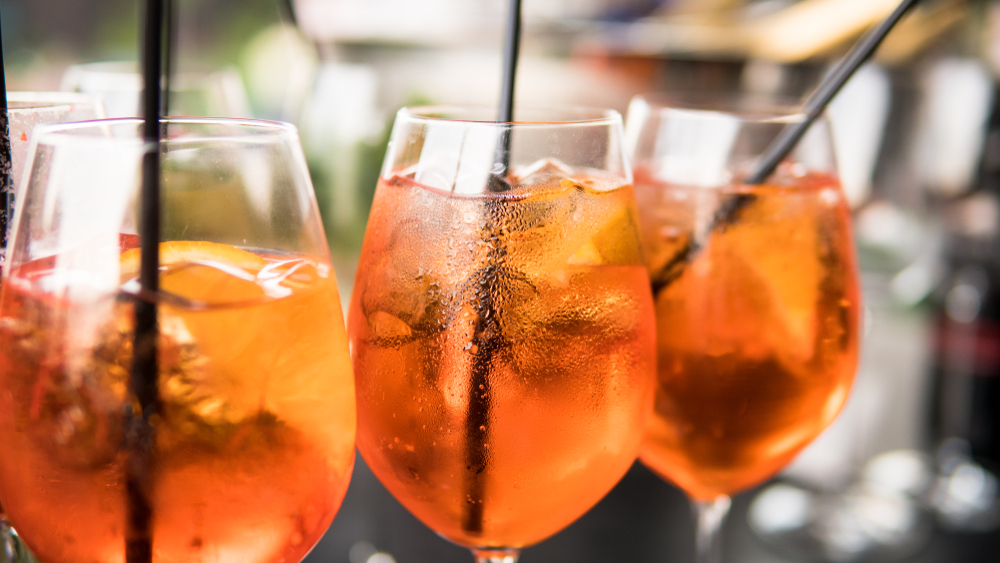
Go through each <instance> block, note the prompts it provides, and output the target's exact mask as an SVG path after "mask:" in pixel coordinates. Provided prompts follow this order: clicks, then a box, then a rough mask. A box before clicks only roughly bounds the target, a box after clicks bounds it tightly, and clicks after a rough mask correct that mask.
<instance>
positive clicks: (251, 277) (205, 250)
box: [120, 241, 267, 304]
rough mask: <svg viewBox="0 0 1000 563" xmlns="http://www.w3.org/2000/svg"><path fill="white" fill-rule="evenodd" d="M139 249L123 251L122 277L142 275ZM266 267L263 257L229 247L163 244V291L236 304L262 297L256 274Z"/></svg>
mask: <svg viewBox="0 0 1000 563" xmlns="http://www.w3.org/2000/svg"><path fill="white" fill-rule="evenodd" d="M139 263H140V250H139V249H138V248H134V249H132V250H128V251H126V252H123V253H122V255H121V258H120V268H121V278H122V279H123V280H127V279H131V278H134V277H136V276H137V275H138V274H139ZM266 265H267V261H265V260H264V259H263V258H261V257H260V256H257V255H256V254H253V253H252V252H247V251H245V250H240V249H238V248H236V247H234V246H229V245H227V244H218V243H214V242H204V241H170V242H164V243H160V267H161V268H163V269H164V270H165V271H163V272H162V273H161V274H160V288H161V289H162V290H164V291H167V292H169V293H173V294H175V295H180V296H182V297H186V298H188V299H194V300H198V301H203V302H206V303H213V304H218V303H236V302H241V301H252V300H256V299H261V298H263V297H264V296H265V295H264V290H263V289H262V288H261V287H260V285H258V283H257V280H256V275H257V273H258V272H260V270H261V269H262V268H264V266H266Z"/></svg>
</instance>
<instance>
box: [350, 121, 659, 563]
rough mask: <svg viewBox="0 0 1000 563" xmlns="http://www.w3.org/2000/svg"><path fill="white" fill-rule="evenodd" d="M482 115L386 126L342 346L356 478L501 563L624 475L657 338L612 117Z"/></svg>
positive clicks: (638, 431) (643, 413) (646, 410)
mask: <svg viewBox="0 0 1000 563" xmlns="http://www.w3.org/2000/svg"><path fill="white" fill-rule="evenodd" d="M490 113H492V111H491V110H489V109H483V110H473V109H454V108H420V109H404V110H402V111H401V112H400V113H399V115H398V116H397V119H396V123H395V127H394V129H393V133H392V138H391V142H390V147H389V152H388V155H387V157H386V163H385V167H384V170H383V174H382V177H381V180H380V182H379V185H378V188H377V190H376V195H375V201H374V205H373V208H372V213H371V217H370V219H369V223H368V230H367V233H366V236H365V242H364V246H363V249H362V253H361V261H360V265H359V269H358V274H357V277H356V284H355V289H354V294H353V298H352V301H351V309H350V314H349V315H348V317H349V325H348V333H349V335H350V339H351V349H352V354H353V359H354V365H355V374H356V382H357V387H358V398H359V399H358V420H359V431H358V448H359V450H360V452H361V455H362V456H363V457H364V458H365V461H366V462H367V463H368V465H369V467H371V469H372V471H373V472H374V473H375V475H376V476H377V477H378V478H379V480H381V482H382V483H383V484H384V485H385V486H386V488H387V489H388V490H389V491H390V492H391V493H392V494H393V495H394V496H395V497H396V498H397V499H398V500H399V501H400V502H401V503H402V504H403V505H404V506H405V507H406V508H407V509H409V510H410V512H412V513H413V514H414V515H415V516H416V517H417V518H419V519H420V520H421V521H422V522H424V523H425V524H426V525H427V526H429V527H430V528H431V529H433V530H434V531H436V532H437V533H439V534H441V535H442V536H444V537H445V538H447V539H449V540H451V541H453V542H455V543H458V544H460V545H464V546H466V547H469V548H471V549H472V550H473V552H474V554H475V556H476V558H477V560H479V561H481V562H507V563H512V562H514V561H516V559H517V555H518V552H519V550H520V549H521V548H523V547H525V546H529V545H532V544H534V543H537V542H539V541H541V540H543V539H545V538H547V537H549V536H551V535H553V534H555V533H556V532H558V531H559V530H561V529H562V528H564V527H566V526H567V525H569V524H570V523H571V522H573V521H574V520H576V519H577V518H578V517H579V516H581V515H582V514H583V513H584V512H586V511H587V510H588V509H590V507H592V506H593V505H594V504H595V503H597V501H598V500H600V498H601V497H603V496H604V495H605V494H606V493H607V492H608V491H609V490H610V489H611V488H612V487H613V486H614V485H615V483H617V482H618V480H619V479H620V478H621V477H622V476H623V475H624V474H625V472H626V471H627V470H628V468H629V466H630V465H631V464H632V463H633V461H634V460H635V456H636V454H637V452H638V448H639V444H640V440H641V438H642V432H643V429H644V428H645V425H646V423H647V421H648V416H649V414H650V410H651V407H652V397H653V395H652V393H653V383H654V375H655V357H654V325H653V311H652V300H651V295H650V291H649V282H648V279H647V277H646V271H645V268H644V267H643V264H642V255H641V251H640V243H639V238H638V237H639V234H638V230H637V227H636V221H637V212H636V208H635V201H634V198H633V193H632V187H631V173H630V171H629V169H628V167H627V166H626V158H625V154H624V151H623V147H622V144H621V142H620V138H621V118H620V116H619V115H618V114H617V113H614V112H593V111H587V110H552V111H544V110H542V111H537V112H534V111H522V112H521V113H520V114H519V115H518V119H519V120H520V121H518V122H516V123H513V124H497V123H493V122H490V121H488V120H489V119H490V117H489V116H490ZM507 135H509V137H507ZM505 138H509V140H510V145H509V147H510V152H509V155H510V157H509V162H505V159H504V158H503V156H502V155H503V154H504V152H505V151H504V150H503V147H504V146H506V143H505ZM508 164H509V165H508Z"/></svg>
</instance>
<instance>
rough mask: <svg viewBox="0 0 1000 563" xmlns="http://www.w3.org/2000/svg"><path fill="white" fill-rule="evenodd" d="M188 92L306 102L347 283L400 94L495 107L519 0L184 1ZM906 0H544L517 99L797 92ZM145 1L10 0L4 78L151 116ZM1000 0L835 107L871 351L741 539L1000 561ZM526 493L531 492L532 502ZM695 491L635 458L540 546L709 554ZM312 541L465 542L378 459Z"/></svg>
mask: <svg viewBox="0 0 1000 563" xmlns="http://www.w3.org/2000/svg"><path fill="white" fill-rule="evenodd" d="M175 2H176V4H177V6H176V14H175V20H176V24H177V44H178V51H177V53H176V56H175V58H174V64H175V68H176V71H177V75H176V76H177V77H176V80H175V81H174V88H175V92H174V94H173V95H172V104H173V105H172V112H171V113H173V114H177V115H215V116H255V117H261V118H268V119H279V120H284V121H290V122H293V123H295V124H297V125H298V126H299V128H300V131H301V133H302V139H303V144H304V146H305V150H306V153H307V156H308V160H309V165H310V170H311V173H312V176H313V181H314V183H315V186H316V191H317V197H318V199H319V201H320V205H321V207H322V212H323V215H324V222H325V226H326V228H327V233H328V236H329V238H330V243H331V251H332V253H333V255H334V257H335V262H336V264H337V268H338V274H339V276H340V278H341V283H342V286H343V293H344V295H345V296H346V295H347V294H348V293H349V291H350V285H351V281H352V279H353V273H354V271H353V270H354V264H355V261H356V256H357V253H358V252H359V250H360V243H361V240H362V237H363V235H364V227H365V221H366V219H367V216H368V211H369V206H370V202H371V198H372V194H373V192H374V189H375V183H376V179H377V177H378V174H379V168H380V165H381V161H382V158H383V155H384V151H385V143H386V138H387V134H388V128H389V127H390V125H391V121H392V118H393V115H394V113H395V111H396V110H397V109H398V108H399V107H400V106H402V105H408V104H415V103H449V102H454V103H463V104H481V105H494V104H495V103H496V100H497V97H498V93H499V88H500V63H501V59H500V42H501V34H502V27H503V17H502V14H503V10H504V8H505V5H506V0H175ZM896 3H897V0H524V10H525V16H526V31H525V38H524V54H523V59H522V64H521V69H520V74H519V81H518V90H517V96H518V103H519V104H522V105H562V104H576V105H587V106H605V107H612V108H615V109H618V110H619V111H622V112H623V113H624V112H625V110H626V109H627V106H628V102H629V99H630V98H631V97H632V96H633V95H635V94H639V93H646V92H653V91H664V90H669V91H679V90H690V91H699V92H710V93H722V94H726V93H730V94H731V93H754V94H760V95H766V96H774V97H776V98H781V99H789V100H793V101H794V100H797V99H801V98H802V97H803V96H804V95H805V94H807V93H808V92H809V91H810V90H811V88H812V87H813V86H815V85H816V84H817V83H818V81H819V80H820V79H821V78H822V76H823V75H824V73H825V72H826V71H827V69H828V68H829V65H830V63H831V62H832V61H833V60H835V59H836V58H837V57H838V56H839V55H841V54H843V53H844V52H845V51H846V49H847V48H848V47H849V46H850V44H851V43H852V42H853V41H855V40H856V39H857V38H858V37H859V36H860V35H861V34H862V33H863V31H864V30H865V29H866V28H867V27H868V26H870V25H871V24H872V23H874V22H876V21H878V20H879V19H881V18H882V17H884V16H885V15H886V14H887V13H888V12H889V11H891V10H892V8H893V7H894V6H895V4H896ZM138 5H139V3H138V2H136V1H135V0H0V12H2V14H3V29H2V31H3V39H4V56H5V58H6V62H7V72H8V77H7V79H8V84H9V86H10V87H11V89H18V90H59V89H63V90H76V91H82V92H90V93H94V94H99V95H101V96H102V97H103V98H104V101H105V104H106V105H107V109H108V113H109V114H110V115H113V116H129V115H134V114H135V113H136V111H137V109H136V108H137V96H138V92H139V89H140V81H139V77H138V75H136V73H135V63H134V61H135V60H136V57H137V45H138V33H139V32H138V21H139V14H138V12H137V9H138ZM998 77H1000V2H991V1H988V0H978V1H974V0H925V1H924V2H922V4H921V7H920V8H919V9H918V10H917V11H916V12H915V13H913V14H911V16H910V17H908V18H907V19H906V20H905V21H904V22H903V23H902V24H901V25H900V27H899V28H898V29H897V30H896V31H895V32H894V33H893V35H892V36H890V38H889V40H888V41H887V43H886V44H885V45H884V46H883V48H882V49H881V51H880V53H879V55H878V57H877V59H876V60H875V61H874V62H873V63H871V64H869V65H868V66H866V67H865V68H864V69H863V70H862V71H861V72H860V73H859V74H858V75H857V76H856V77H855V78H854V79H853V80H852V81H851V83H850V84H849V85H848V87H847V88H846V89H845V91H844V92H843V93H842V94H841V95H840V96H839V97H838V99H837V101H836V102H835V104H834V106H833V107H832V108H831V110H830V119H831V121H832V122H833V129H834V133H835V138H836V144H837V150H838V157H839V161H840V168H841V176H842V178H843V181H844V186H845V189H846V191H847V192H848V195H849V197H850V199H851V202H852V205H853V206H854V213H855V225H856V235H857V243H858V252H859V256H860V258H861V264H862V267H863V284H864V291H865V311H866V314H865V338H864V342H863V357H862V362H861V366H860V369H859V372H858V379H857V383H856V385H855V389H854V392H853V395H852V398H851V400H850V402H849V404H848V407H847V408H846V410H845V412H844V413H843V415H842V416H841V418H840V419H839V420H838V422H837V423H836V424H835V425H834V426H833V427H832V428H831V429H830V430H829V431H828V432H827V433H826V434H824V435H823V436H822V437H821V438H820V439H819V440H818V441H817V442H816V443H815V444H814V445H813V446H811V447H810V448H809V449H808V450H807V451H806V452H805V453H803V455H802V456H800V458H799V459H798V460H797V461H796V462H795V463H794V464H793V465H792V466H791V467H789V468H788V470H787V471H785V472H784V473H783V474H782V475H781V476H779V477H778V478H776V479H775V480H774V481H773V482H772V483H768V484H767V485H765V486H762V487H760V488H758V489H756V490H753V491H748V492H746V493H744V494H742V495H739V496H738V497H737V499H736V502H735V509H734V512H733V515H732V517H731V518H730V520H729V522H728V524H727V528H726V545H725V548H724V550H725V558H726V561H727V562H731V563H749V562H754V563H791V562H799V561H832V562H851V561H914V562H928V563H929V562H945V561H948V562H953V561H962V562H980V561H982V562H987V561H989V562H994V561H1000V532H998V528H1000V502H998V494H1000V485H998V477H997V476H998V471H1000V97H998V95H997V94H998ZM529 517H530V516H529ZM692 537H693V524H692V523H691V520H690V515H689V511H688V507H687V503H686V500H685V499H684V497H683V495H682V494H681V493H680V492H678V491H677V490H675V489H674V488H673V487H671V486H670V485H668V484H666V483H664V482H662V481H660V480H659V479H658V478H656V477H655V476H653V475H652V474H651V473H649V472H648V471H647V470H645V469H644V468H642V467H641V466H636V467H635V468H633V470H632V471H631V472H630V473H629V475H628V476H627V477H626V478H625V480H624V481H623V482H622V483H621V484H620V485H619V487H618V488H617V489H615V491H613V492H612V493H611V495H609V496H608V497H607V498H606V499H605V500H604V501H602V503H601V504H599V505H598V506H597V507H596V508H595V510H593V511H592V512H591V513H589V514H588V515H587V516H585V517H584V518H583V519H582V520H580V521H579V522H578V523H576V524H575V525H573V526H572V527H570V528H569V529H567V530H566V531H564V532H562V533H561V534H559V535H558V536H556V537H554V538H552V539H550V540H549V541H547V542H544V543H543V544H541V545H539V546H537V547H533V548H531V549H528V550H527V551H526V553H525V554H524V556H523V558H522V561H523V562H524V563H540V562H542V561H574V562H576V563H589V562H595V563H596V562H611V561H615V562H617V561H632V562H647V561H650V562H651V561H677V562H687V561H692V560H693V557H694V546H693V541H692ZM309 561H310V562H311V563H321V562H323V563H326V562H330V563H348V562H349V563H392V562H394V561H395V562H398V563H420V562H430V561H434V562H435V563H450V562H452V561H455V562H463V563H467V562H468V561H469V555H468V553H467V552H466V551H465V550H464V549H461V548H457V547H454V546H451V545H449V544H448V543H447V542H445V541H443V540H441V539H440V538H438V537H436V536H435V535H434V534H433V533H432V532H430V531H429V530H427V529H426V528H424V527H423V526H422V525H421V524H420V523H418V522H417V521H416V520H415V519H414V518H413V517H412V516H410V515H409V514H408V513H407V512H406V511H405V510H404V509H403V508H402V507H401V506H399V505H398V504H397V503H396V502H395V501H394V500H393V499H392V498H391V497H390V496H389V495H388V493H386V492H385V491H384V489H382V487H381V485H379V484H378V482H377V481H376V480H375V478H374V477H373V476H372V475H371V473H370V472H369V471H368V470H367V469H366V467H365V466H364V463H363V461H361V460H360V459H359V460H358V467H357V469H356V472H355V478H354V481H353V483H352V486H351V489H350V491H349V492H348V495H347V499H346V501H345V503H344V507H343V509H342V510H341V512H340V514H339V515H338V516H337V519H336V520H335V522H334V523H333V526H332V527H331V529H330V531H329V533H328V534H327V536H326V537H325V539H324V540H323V541H322V542H321V543H320V545H319V546H318V547H317V548H316V550H315V551H314V552H313V554H312V555H311V556H310V559H309Z"/></svg>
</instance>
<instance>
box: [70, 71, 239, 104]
mask: <svg viewBox="0 0 1000 563" xmlns="http://www.w3.org/2000/svg"><path fill="white" fill-rule="evenodd" d="M60 88H61V89H62V90H65V91H67V92H82V93H84V94H90V95H92V96H97V97H99V98H100V99H101V100H103V101H104V105H105V107H106V108H107V112H108V116H109V117H137V116H139V114H140V109H139V100H140V98H141V95H142V75H141V74H140V72H139V67H138V65H137V64H136V63H135V62H134V61H110V62H99V63H86V64H80V65H73V66H71V67H69V68H67V69H66V72H65V73H63V77H62V84H61V85H60ZM169 109H170V114H171V115H188V116H216V117H237V118H243V117H249V116H250V114H251V111H250V102H249V100H248V99H247V93H246V88H245V86H244V84H243V78H241V77H240V73H239V71H238V70H236V69H235V68H232V67H225V68H222V69H219V70H214V71H197V72H178V73H175V74H174V75H173V76H172V77H171V82H170V108H169Z"/></svg>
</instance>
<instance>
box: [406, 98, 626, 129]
mask: <svg viewBox="0 0 1000 563" xmlns="http://www.w3.org/2000/svg"><path fill="white" fill-rule="evenodd" d="M496 111H497V110H496V108H495V107H490V106H483V105H457V104H456V105H451V104H447V105H444V104H442V105H428V106H412V107H403V108H401V109H400V110H399V112H398V113H397V115H398V116H399V117H405V118H407V119H410V120H412V121H417V122H425V123H466V124H470V125H486V126H493V127H516V128H523V127H572V126H595V125H596V126H605V125H614V124H615V123H621V122H622V116H621V114H620V113H618V111H616V110H613V109H605V108H592V107H586V106H575V105H565V106H532V105H528V106H518V107H517V108H516V109H515V112H517V111H528V112H544V113H545V114H549V113H551V114H553V115H554V116H558V115H559V114H562V115H563V116H566V118H565V119H542V120H537V121H534V120H529V121H504V122H501V121H496V120H493V119H484V118H481V117H478V116H479V115H491V114H495V113H496ZM441 114H444V115H449V114H457V116H456V117H450V116H449V117H445V116H444V115H441ZM462 114H466V115H469V117H464V118H463V117H460V116H461V115H462ZM472 114H474V115H475V116H477V117H472Z"/></svg>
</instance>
